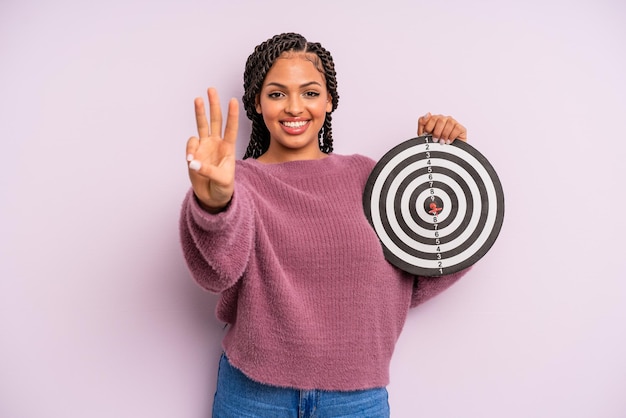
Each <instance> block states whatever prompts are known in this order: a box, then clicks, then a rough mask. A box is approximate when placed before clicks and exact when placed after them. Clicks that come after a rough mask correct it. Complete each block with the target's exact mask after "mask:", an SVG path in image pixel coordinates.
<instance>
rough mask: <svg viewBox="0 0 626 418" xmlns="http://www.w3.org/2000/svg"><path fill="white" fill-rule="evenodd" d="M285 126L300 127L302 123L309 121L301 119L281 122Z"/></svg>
mask: <svg viewBox="0 0 626 418" xmlns="http://www.w3.org/2000/svg"><path fill="white" fill-rule="evenodd" d="M281 123H282V124H283V125H284V126H286V127H287V128H302V127H303V126H304V125H306V124H307V123H309V121H306V120H301V121H297V122H281Z"/></svg>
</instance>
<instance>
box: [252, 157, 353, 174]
mask: <svg viewBox="0 0 626 418" xmlns="http://www.w3.org/2000/svg"><path fill="white" fill-rule="evenodd" d="M242 161H243V162H244V163H247V164H249V165H250V166H251V167H255V168H256V169H259V170H261V171H263V172H266V173H271V174H274V175H288V176H290V177H300V178H303V177H311V176H312V175H315V176H316V177H319V176H322V175H327V174H331V173H332V172H334V170H335V169H336V168H338V167H340V166H341V162H340V161H339V156H338V155H337V154H334V153H330V154H328V156H327V157H326V158H320V159H316V160H295V161H285V162H282V163H262V162H260V161H257V160H256V159H252V158H249V159H246V160H242Z"/></svg>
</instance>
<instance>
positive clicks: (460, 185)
mask: <svg viewBox="0 0 626 418" xmlns="http://www.w3.org/2000/svg"><path fill="white" fill-rule="evenodd" d="M363 207H364V209H365V214H366V216H367V218H368V220H369V222H370V224H372V226H373V227H374V230H375V231H376V234H377V235H378V238H379V239H380V241H381V243H382V245H383V250H384V253H385V257H386V258H387V260H389V262H391V263H392V264H394V265H395V266H397V267H399V268H401V269H402V270H405V271H407V272H409V273H411V274H415V275H420V276H441V275H445V274H450V273H455V272H457V271H460V270H463V269H465V268H467V267H469V266H471V265H472V264H474V263H476V262H477V261H478V260H479V259H480V258H482V257H483V256H484V255H485V254H486V253H487V251H488V250H489V249H490V248H491V246H492V245H493V243H494V242H495V240H496V238H497V236H498V234H499V232H500V229H501V227H502V222H503V220H504V193H503V191H502V185H501V183H500V180H499V179H498V176H497V174H496V172H495V170H494V169H493V167H492V166H491V164H490V163H489V161H487V159H486V158H485V157H484V156H483V155H482V154H481V153H479V152H478V151H477V150H476V149H475V148H473V147H472V146H471V145H469V144H467V143H466V142H463V141H454V142H453V143H451V144H449V145H443V144H441V143H436V142H433V140H432V136H431V135H423V136H419V137H417V138H413V139H410V140H408V141H405V142H403V143H401V144H399V145H397V146H396V147H394V148H393V149H391V150H390V151H389V152H387V153H386V154H385V155H384V156H383V157H382V159H381V160H380V161H379V162H378V163H377V164H376V166H375V167H374V170H373V171H372V173H371V174H370V176H369V179H368V181H367V184H366V186H365V192H364V194H363Z"/></svg>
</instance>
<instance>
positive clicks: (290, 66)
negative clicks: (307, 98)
mask: <svg viewBox="0 0 626 418" xmlns="http://www.w3.org/2000/svg"><path fill="white" fill-rule="evenodd" d="M305 79H306V81H318V82H320V83H324V84H325V81H326V78H325V77H324V73H323V71H322V68H321V62H320V59H319V57H318V56H317V55H315V54H312V53H304V52H293V51H290V52H285V53H283V54H282V55H281V56H280V57H279V58H278V59H276V61H274V64H272V67H271V68H270V70H269V71H268V72H267V74H266V76H265V80H264V82H263V84H267V83H273V82H278V83H286V82H288V81H289V80H293V81H294V82H295V81H303V80H305Z"/></svg>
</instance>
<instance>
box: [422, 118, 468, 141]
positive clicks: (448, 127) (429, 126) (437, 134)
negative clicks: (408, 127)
mask: <svg viewBox="0 0 626 418" xmlns="http://www.w3.org/2000/svg"><path fill="white" fill-rule="evenodd" d="M426 133H428V134H432V136H433V141H435V142H437V141H439V140H441V141H442V143H446V144H450V143H452V141H454V140H455V139H460V140H461V141H467V129H465V127H464V126H463V125H461V124H460V123H459V122H457V121H456V120H455V119H454V118H452V117H451V116H444V115H431V114H430V113H427V114H425V115H424V116H422V117H420V118H419V119H418V120H417V135H418V136H420V135H424V134H426Z"/></svg>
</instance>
